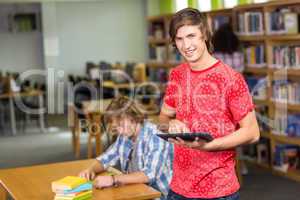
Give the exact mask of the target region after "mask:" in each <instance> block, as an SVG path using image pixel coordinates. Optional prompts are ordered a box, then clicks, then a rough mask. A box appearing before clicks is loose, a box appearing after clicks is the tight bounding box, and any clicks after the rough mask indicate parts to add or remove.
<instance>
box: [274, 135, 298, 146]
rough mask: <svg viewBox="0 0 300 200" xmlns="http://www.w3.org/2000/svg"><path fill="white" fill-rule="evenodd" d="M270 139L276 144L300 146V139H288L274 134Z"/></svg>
mask: <svg viewBox="0 0 300 200" xmlns="http://www.w3.org/2000/svg"><path fill="white" fill-rule="evenodd" d="M271 137H272V138H274V140H276V141H277V142H281V143H287V144H294V145H300V137H288V136H286V135H278V134H274V133H272V134H271Z"/></svg>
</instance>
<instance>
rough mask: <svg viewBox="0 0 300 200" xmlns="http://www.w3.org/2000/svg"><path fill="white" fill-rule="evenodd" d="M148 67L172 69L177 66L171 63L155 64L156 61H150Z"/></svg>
mask: <svg viewBox="0 0 300 200" xmlns="http://www.w3.org/2000/svg"><path fill="white" fill-rule="evenodd" d="M147 65H148V67H153V68H161V67H165V68H171V67H174V66H176V65H177V64H176V63H169V62H155V61H149V62H148V63H147Z"/></svg>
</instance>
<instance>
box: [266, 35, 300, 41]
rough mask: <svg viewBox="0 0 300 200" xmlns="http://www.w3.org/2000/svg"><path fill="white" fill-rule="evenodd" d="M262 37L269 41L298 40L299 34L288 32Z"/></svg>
mask: <svg viewBox="0 0 300 200" xmlns="http://www.w3.org/2000/svg"><path fill="white" fill-rule="evenodd" d="M264 39H267V40H270V41H294V40H300V34H290V35H266V36H264Z"/></svg>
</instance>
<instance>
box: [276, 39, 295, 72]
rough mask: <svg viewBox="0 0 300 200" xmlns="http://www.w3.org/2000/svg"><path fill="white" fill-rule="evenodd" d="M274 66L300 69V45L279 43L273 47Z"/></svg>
mask: <svg viewBox="0 0 300 200" xmlns="http://www.w3.org/2000/svg"><path fill="white" fill-rule="evenodd" d="M272 55H273V61H272V63H273V64H272V65H271V67H272V68H277V69H278V68H296V69H300V46H299V45H278V46H273V47H272Z"/></svg>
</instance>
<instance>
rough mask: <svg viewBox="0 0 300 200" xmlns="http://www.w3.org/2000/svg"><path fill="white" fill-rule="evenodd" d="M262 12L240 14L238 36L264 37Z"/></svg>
mask: <svg viewBox="0 0 300 200" xmlns="http://www.w3.org/2000/svg"><path fill="white" fill-rule="evenodd" d="M262 16H263V14H262V12H244V13H239V14H238V18H237V20H238V27H237V31H238V32H237V34H238V35H263V34H264V30H263V20H262Z"/></svg>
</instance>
